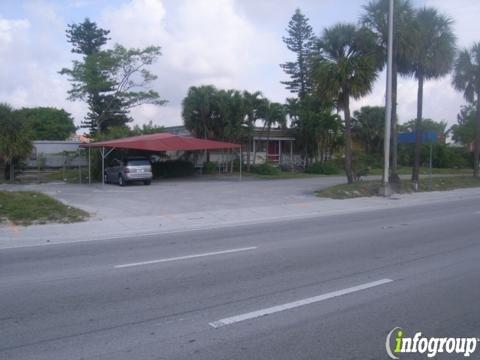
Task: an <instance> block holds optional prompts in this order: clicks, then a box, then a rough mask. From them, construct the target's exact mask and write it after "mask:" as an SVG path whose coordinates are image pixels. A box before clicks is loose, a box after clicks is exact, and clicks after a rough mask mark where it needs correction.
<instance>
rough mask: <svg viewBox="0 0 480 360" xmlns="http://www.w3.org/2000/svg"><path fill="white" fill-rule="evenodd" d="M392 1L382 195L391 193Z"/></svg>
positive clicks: (391, 0) (390, 2) (389, 18)
mask: <svg viewBox="0 0 480 360" xmlns="http://www.w3.org/2000/svg"><path fill="white" fill-rule="evenodd" d="M393 1H394V0H390V1H389V7H388V54H387V95H386V99H385V102H386V104H385V138H384V140H383V152H384V155H383V156H384V161H383V184H382V188H381V189H380V193H381V195H383V196H390V195H391V193H392V190H391V188H390V183H389V181H388V180H389V179H388V178H389V173H390V171H389V167H390V125H391V122H392V60H393Z"/></svg>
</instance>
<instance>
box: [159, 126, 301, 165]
mask: <svg viewBox="0 0 480 360" xmlns="http://www.w3.org/2000/svg"><path fill="white" fill-rule="evenodd" d="M165 132H168V133H170V134H175V135H180V136H192V133H191V132H190V131H189V130H187V129H186V128H185V126H183V125H178V126H169V127H166V128H165ZM294 141H295V136H294V134H293V131H292V129H270V130H268V129H264V128H263V127H257V128H255V129H254V130H253V141H252V143H251V144H248V139H244V140H243V141H242V150H243V163H244V164H247V161H248V156H247V154H248V148H249V147H250V163H251V164H263V163H265V162H267V161H268V162H269V163H271V164H276V165H291V164H292V162H293V163H294V164H297V163H298V164H299V163H301V159H300V156H299V155H296V154H294V152H293V151H294V148H293V143H294ZM222 156H223V155H222ZM199 161H203V159H201V158H200V159H199ZM210 161H217V159H216V156H215V154H212V155H211V156H210Z"/></svg>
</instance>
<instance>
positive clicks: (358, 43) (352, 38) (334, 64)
mask: <svg viewBox="0 0 480 360" xmlns="http://www.w3.org/2000/svg"><path fill="white" fill-rule="evenodd" d="M318 45H319V54H317V56H316V59H314V67H313V78H314V83H315V84H314V86H315V91H316V92H317V94H318V95H319V96H320V97H321V98H326V99H333V100H334V101H335V103H336V106H337V108H338V109H339V110H343V113H344V117H345V119H344V120H345V133H344V136H345V172H346V175H347V181H348V183H349V184H350V183H352V182H353V172H352V124H351V115H350V98H354V99H358V98H360V97H362V96H364V95H366V94H368V93H369V92H371V90H372V86H373V83H374V81H375V79H376V78H377V73H378V70H379V69H380V64H381V62H380V57H381V53H379V48H378V46H377V44H376V42H375V38H374V36H373V34H372V33H371V32H370V31H369V30H367V29H366V28H357V27H356V26H355V25H353V24H337V25H334V26H333V27H331V28H328V29H325V30H324V32H323V35H322V37H321V39H320V40H319V44H318Z"/></svg>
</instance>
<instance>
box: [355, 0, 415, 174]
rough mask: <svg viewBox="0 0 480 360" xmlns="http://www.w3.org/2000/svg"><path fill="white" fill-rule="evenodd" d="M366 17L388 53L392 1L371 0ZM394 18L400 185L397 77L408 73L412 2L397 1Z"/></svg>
mask: <svg viewBox="0 0 480 360" xmlns="http://www.w3.org/2000/svg"><path fill="white" fill-rule="evenodd" d="M363 9H364V14H363V15H362V17H361V20H360V22H361V24H362V25H363V26H366V27H368V28H369V29H370V30H371V31H372V32H373V33H374V34H375V36H376V39H377V43H378V44H379V45H380V46H381V47H382V49H383V52H384V54H385V58H384V62H385V63H386V54H387V47H388V21H387V19H388V16H387V15H388V10H389V0H372V1H370V2H369V3H368V4H367V5H365V6H364V7H363ZM393 14H394V19H393V25H394V28H393V62H392V122H391V142H392V147H391V149H392V152H391V155H392V156H391V167H390V170H391V175H390V178H391V180H392V181H395V182H398V181H399V180H400V178H399V177H398V174H397V162H398V146H397V123H398V121H397V78H398V74H399V73H400V74H407V73H408V69H407V68H405V62H406V60H405V59H406V55H407V54H408V48H409V46H410V44H409V42H408V37H409V36H408V34H409V32H410V31H411V23H412V20H413V17H414V11H413V8H412V5H411V3H410V1H409V0H394V12H393Z"/></svg>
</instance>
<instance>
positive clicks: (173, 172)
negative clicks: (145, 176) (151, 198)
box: [152, 160, 195, 179]
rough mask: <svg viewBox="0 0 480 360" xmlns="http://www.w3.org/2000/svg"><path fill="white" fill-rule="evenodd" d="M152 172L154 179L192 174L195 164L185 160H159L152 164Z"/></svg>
mask: <svg viewBox="0 0 480 360" xmlns="http://www.w3.org/2000/svg"><path fill="white" fill-rule="evenodd" d="M152 172H153V177H154V178H155V179H158V178H173V177H185V176H193V175H194V174H195V166H193V164H192V163H191V162H190V161H186V160H167V161H159V162H155V163H153V164H152Z"/></svg>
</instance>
